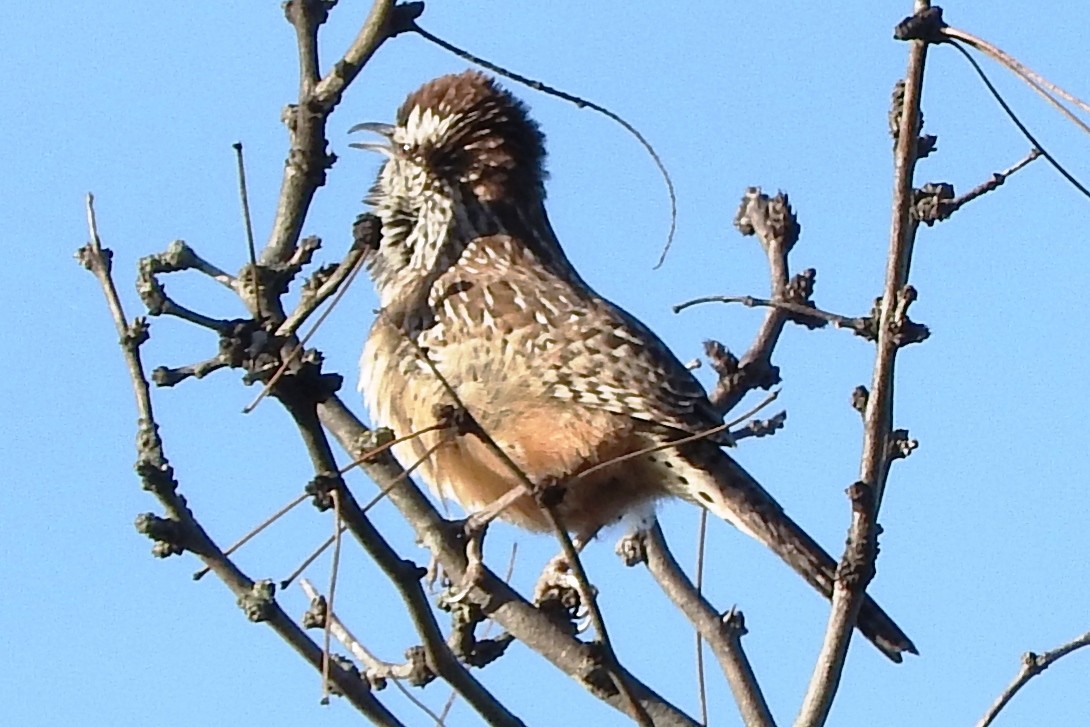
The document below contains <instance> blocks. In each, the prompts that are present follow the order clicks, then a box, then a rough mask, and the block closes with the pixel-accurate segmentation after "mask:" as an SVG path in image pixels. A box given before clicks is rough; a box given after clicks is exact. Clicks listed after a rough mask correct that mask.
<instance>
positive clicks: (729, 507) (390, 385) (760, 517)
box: [351, 70, 917, 662]
mask: <svg viewBox="0 0 1090 727" xmlns="http://www.w3.org/2000/svg"><path fill="white" fill-rule="evenodd" d="M360 131H365V132H371V133H372V134H374V135H375V137H377V138H376V139H375V140H370V141H362V142H357V143H354V144H352V146H355V147H358V148H362V149H366V150H371V151H378V152H380V153H381V154H382V155H383V157H384V159H383V163H382V166H381V169H380V171H379V173H378V175H377V178H376V180H375V182H374V184H373V186H372V187H371V189H370V192H369V193H368V195H367V197H366V199H365V202H366V203H367V205H368V206H369V207H370V209H371V210H372V213H373V214H374V215H376V216H377V217H378V219H379V221H380V225H381V227H380V230H381V231H380V233H379V235H378V241H377V245H375V246H374V249H371V250H369V251H368V252H367V254H366V256H365V265H366V266H367V268H368V270H369V272H370V276H371V278H372V281H373V283H374V286H375V289H376V293H377V296H378V300H379V305H380V308H379V310H378V314H377V315H376V318H375V321H374V323H373V324H372V327H371V329H370V332H369V334H368V337H367V340H366V342H365V344H364V347H363V352H362V354H361V357H360V389H361V392H362V395H363V398H364V400H365V403H366V405H367V407H368V409H369V411H370V414H371V419H372V421H373V423H374V424H376V425H377V426H381V427H387V428H389V429H391V430H393V432H394V433H395V434H396V435H398V437H399V439H402V440H403V441H399V442H398V443H397V444H396V445H395V446H394V448H393V451H394V456H395V457H396V458H397V459H398V461H399V462H400V463H401V464H402V465H403V466H404V467H406V468H410V469H413V471H415V472H418V473H419V475H420V476H421V477H422V479H423V480H424V481H425V482H426V483H427V484H428V485H429V486H430V488H431V489H432V490H433V491H434V492H435V493H436V494H437V495H438V496H440V497H441V498H444V499H448V500H454V501H456V502H458V503H459V504H460V505H461V506H462V507H463V508H465V509H466V511H468V512H471V513H472V512H479V511H481V510H483V509H486V508H488V506H489V505H491V504H494V503H496V502H498V501H501V498H504V496H505V495H507V496H508V502H509V504H508V505H507V506H506V507H504V508H503V509H502V510H501V511H500V512H499V517H501V518H502V519H504V520H507V521H509V522H511V523H513V524H515V525H516V526H520V527H522V528H524V529H527V530H531V531H546V530H549V529H550V523H551V521H550V520H549V519H548V518H547V517H546V516H545V514H544V513H543V510H542V507H541V506H540V505H539V503H538V501H536V500H535V499H534V498H533V497H532V496H531V495H530V494H527V493H526V491H525V489H524V490H523V494H522V495H521V496H517V495H513V494H511V493H512V491H513V490H517V489H518V488H521V487H523V485H524V484H525V483H526V482H527V481H529V483H530V484H532V485H535V486H545V485H548V484H552V485H554V486H557V487H559V488H561V491H562V496H561V497H559V502H558V503H557V504H556V505H555V508H556V512H557V514H558V516H559V520H560V522H562V523H564V526H565V527H566V528H567V529H568V530H569V531H571V532H572V534H573V535H574V536H575V538H576V539H577V540H578V541H580V542H583V543H585V542H586V541H588V540H589V539H591V538H593V537H594V536H595V534H596V533H597V532H598V531H599V530H600V529H601V528H603V527H605V526H607V525H610V524H612V523H615V522H617V521H619V520H621V519H623V518H626V517H629V516H631V515H632V514H633V513H636V514H639V513H641V512H648V511H652V512H653V510H654V507H655V505H656V503H658V502H659V501H662V500H667V499H671V498H680V499H681V500H685V501H688V502H691V503H694V504H696V505H698V506H700V507H702V508H704V509H706V510H707V511H708V512H709V513H711V514H712V515H714V516H717V517H719V518H721V519H723V520H725V521H727V522H728V523H731V524H732V525H734V526H735V527H736V528H737V529H738V530H740V531H742V532H743V533H745V534H746V535H749V536H751V537H753V538H755V539H756V540H758V541H759V542H761V543H763V544H764V545H765V546H767V547H768V548H770V549H771V550H772V551H773V552H775V553H776V554H777V555H778V556H779V557H780V558H781V559H782V560H784V561H785V562H786V563H787V564H788V565H789V566H790V567H791V568H792V569H794V570H795V571H796V572H797V573H798V574H799V575H801V576H802V577H803V578H804V579H805V580H806V581H807V582H808V583H809V584H810V585H811V586H813V587H814V588H816V589H817V590H818V591H820V592H821V593H822V594H823V595H824V596H825V597H826V598H831V595H832V591H833V584H834V581H835V579H836V567H837V566H836V561H834V560H833V558H832V557H831V556H830V555H829V554H828V553H826V552H825V550H823V549H822V547H821V546H820V545H819V544H818V543H817V542H816V541H815V540H814V539H813V538H811V537H810V536H809V535H808V534H807V532H806V531H805V530H803V529H802V527H800V526H799V525H798V524H796V523H795V521H794V520H792V519H791V518H790V517H789V516H788V515H787V514H786V513H785V512H784V510H783V508H782V507H781V506H780V504H779V503H778V502H777V501H776V500H775V499H774V498H773V496H772V495H771V494H770V493H769V492H768V491H766V490H765V488H764V487H762V486H761V485H760V483H758V482H757V480H756V479H754V478H753V477H752V476H751V475H750V474H749V473H748V472H746V470H744V469H743V468H742V467H741V465H739V464H738V463H737V462H736V461H735V459H734V458H733V457H731V456H730V455H729V454H727V453H726V452H725V451H724V450H723V447H722V446H721V442H717V441H713V440H712V439H711V438H700V437H694V436H693V435H698V434H700V433H706V432H708V431H709V430H714V429H716V428H721V426H722V423H723V419H722V415H721V414H720V413H718V412H717V411H716V410H715V408H714V407H713V406H712V404H711V402H710V400H709V399H708V396H707V393H706V391H705V389H704V388H703V387H702V386H701V384H700V383H699V381H698V380H697V379H696V378H695V377H694V375H693V374H692V372H691V371H690V370H689V369H688V368H687V367H686V366H685V365H684V364H682V363H681V362H680V361H679V360H678V358H677V357H676V356H675V355H674V354H673V353H672V352H671V351H670V349H669V348H667V346H666V345H665V344H664V343H663V342H662V340H661V339H660V338H659V337H658V336H656V335H655V334H654V333H653V332H652V331H651V330H650V329H649V328H648V327H647V326H645V325H644V324H643V323H641V322H640V321H639V320H637V319H636V318H635V317H634V316H632V315H630V314H629V313H627V312H626V311H625V310H623V309H622V308H620V307H619V306H617V305H615V304H614V303H612V302H610V301H609V300H606V299H605V298H603V297H602V296H601V295H599V294H598V293H596V292H595V291H594V289H593V288H591V286H590V285H588V284H587V283H586V282H585V281H584V280H583V278H582V277H581V276H580V275H579V273H578V272H577V271H576V270H575V268H574V267H573V265H572V263H571V262H570V261H569V259H568V257H567V255H566V254H565V253H564V250H563V248H562V247H561V245H560V243H559V241H558V240H557V236H556V234H555V233H554V231H553V228H552V226H551V225H550V222H549V218H548V216H547V214H546V210H545V198H546V188H545V182H546V178H547V173H546V170H545V156H546V152H545V137H544V134H543V133H542V131H541V129H540V127H539V126H538V124H537V123H536V122H535V121H534V120H533V119H531V118H530V115H529V110H528V108H527V106H526V105H525V104H524V103H523V102H522V101H520V100H519V99H517V98H516V97H515V96H514V95H513V94H512V93H510V92H509V91H508V90H506V89H505V88H503V87H502V86H501V85H500V84H499V83H498V82H497V81H496V80H495V79H494V78H492V77H491V76H489V75H486V74H484V73H482V72H479V71H475V70H467V71H465V72H462V73H458V74H451V75H444V76H441V77H438V78H435V79H433V80H431V81H428V82H427V83H425V84H423V85H422V86H421V87H420V88H419V89H417V90H416V91H414V92H412V93H410V94H409V95H408V97H407V98H406V100H405V101H404V103H403V104H402V105H401V106H400V108H399V109H398V111H397V115H396V121H395V123H393V124H386V123H376V122H368V123H363V124H357V125H356V126H354V127H353V128H352V129H351V132H352V133H355V132H360ZM355 138H358V137H355ZM597 234H602V233H597ZM454 406H456V407H460V408H461V409H462V410H464V411H465V412H466V413H468V414H469V415H470V416H471V417H472V419H473V421H474V422H475V424H476V429H473V428H470V429H468V430H462V431H459V432H458V433H456V434H455V435H453V436H452V435H451V434H450V432H449V431H447V430H444V429H443V428H442V427H441V426H437V424H438V419H439V418H441V414H440V412H441V410H443V408H444V407H447V408H448V409H447V410H448V411H449V407H454ZM406 435H409V436H406ZM677 440H685V441H684V442H682V443H680V444H677V445H673V446H671V445H670V443H671V442H675V441H677ZM655 447H659V448H658V449H656V450H655V451H648V450H650V449H652V448H655ZM495 448H498V449H499V450H501V453H497V451H496V449H495ZM524 477H525V479H524ZM511 498H515V499H513V500H512V499H511ZM856 625H857V628H858V629H859V630H860V631H861V632H862V633H863V634H864V635H865V636H866V638H868V639H869V640H870V641H871V642H873V643H874V644H875V645H876V646H877V647H878V649H879V650H880V651H881V652H882V653H884V654H885V655H886V656H887V657H889V658H890V659H891V660H893V661H895V662H900V661H901V660H902V654H903V653H906V652H907V653H912V654H915V653H917V651H916V647H915V645H914V644H913V643H912V641H911V640H910V639H909V638H908V636H906V635H905V633H904V632H903V631H902V630H901V629H900V627H898V626H897V624H896V623H895V622H894V621H893V619H892V618H890V617H889V616H888V615H887V614H886V613H885V612H884V611H883V610H882V609H881V608H880V607H879V606H878V605H877V603H875V602H874V601H873V600H872V599H871V598H870V597H869V596H867V597H866V599H865V601H864V603H863V606H862V608H861V610H860V613H859V617H858V619H857V624H856Z"/></svg>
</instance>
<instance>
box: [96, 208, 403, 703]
mask: <svg viewBox="0 0 1090 727" xmlns="http://www.w3.org/2000/svg"><path fill="white" fill-rule="evenodd" d="M93 204H94V199H93V197H91V195H88V196H87V216H88V225H89V227H90V231H91V242H90V243H88V244H87V245H85V246H84V247H83V248H81V249H80V251H79V253H78V257H79V260H80V262H81V263H82V264H83V265H84V267H86V268H87V269H88V270H90V271H91V272H92V273H94V274H95V277H97V278H98V280H99V283H100V284H101V285H102V290H103V292H104V293H105V295H106V302H107V305H108V307H109V309H110V313H111V316H112V317H113V320H114V325H115V326H116V327H117V330H118V333H119V334H120V344H121V350H122V354H123V356H124V358H125V363H126V365H127V367H128V370H129V378H130V379H131V380H132V384H133V390H134V393H135V395H136V408H137V413H138V416H139V419H138V431H137V461H136V471H137V474H138V475H139V476H140V479H141V482H142V483H143V486H144V489H145V490H147V491H149V492H151V493H152V494H154V495H155V497H156V498H158V500H159V502H160V503H161V504H162V506H163V509H164V511H165V512H166V515H167V518H166V519H165V521H164V519H163V518H158V519H155V518H154V517H152V518H142V519H141V522H143V523H147V522H156V521H157V522H160V523H162V522H170V523H172V527H171V528H170V531H171V533H172V537H174V538H176V540H175V541H174V542H172V543H168V544H167V545H168V546H170V547H169V550H170V552H180V550H181V549H185V550H189V551H190V552H192V553H193V554H194V555H196V556H197V557H198V558H200V559H201V560H202V561H203V562H204V564H205V566H206V567H208V568H209V569H210V570H211V571H212V572H213V573H215V574H216V576H217V577H218V578H219V579H220V580H221V581H223V582H224V584H225V585H226V586H227V587H228V588H230V589H231V592H232V593H234V594H235V596H236V597H237V598H238V603H239V606H240V607H241V608H242V609H243V610H244V612H245V613H246V615H247V617H248V618H249V619H250V620H252V621H259V622H265V623H267V624H268V625H269V626H270V627H271V628H272V629H273V630H274V631H276V633H277V635H279V636H280V638H282V639H283V640H284V641H285V642H287V643H288V644H289V645H291V647H292V648H294V649H295V650H296V651H297V652H298V653H299V654H300V655H301V656H302V657H303V658H304V659H306V660H307V661H308V662H310V664H311V666H313V667H314V668H315V669H318V670H319V671H320V670H321V667H322V650H321V649H320V648H319V647H318V645H317V644H316V643H315V642H314V641H313V640H312V639H310V637H308V636H307V635H306V634H305V633H304V632H303V630H302V629H301V628H300V627H299V626H298V625H297V624H296V623H295V622H294V621H292V620H291V618H289V617H288V615H287V614H286V613H284V611H283V610H282V609H281V608H280V606H279V605H278V604H277V603H276V600H275V598H274V595H273V594H274V592H275V587H274V586H273V585H272V584H271V583H269V582H267V581H262V582H255V581H253V580H251V579H250V578H249V577H247V576H246V575H245V574H244V573H243V572H242V571H241V570H239V568H238V567H237V566H236V565H235V564H234V563H233V562H232V561H231V559H230V558H229V557H227V556H226V555H224V553H223V551H222V550H221V549H220V548H219V546H218V545H216V543H215V542H214V541H213V540H212V538H211V537H210V536H209V535H208V533H207V532H206V531H205V530H204V528H203V527H201V525H200V524H199V523H198V522H197V520H196V518H195V517H194V516H193V514H192V512H191V511H190V510H189V507H188V505H187V503H186V501H185V498H183V497H182V496H181V495H180V494H179V493H178V482H177V480H176V479H175V478H174V469H173V467H171V466H170V463H169V461H168V460H167V458H166V455H165V454H164V452H163V443H162V440H161V439H160V438H159V427H158V425H157V424H156V422H155V415H154V412H153V409H152V403H151V391H150V385H149V383H148V379H147V376H146V375H145V373H144V364H143V362H142V360H141V356H140V345H141V344H142V343H143V342H144V341H145V340H147V324H146V323H145V322H144V321H143V319H140V318H138V319H137V320H136V322H135V323H133V324H132V325H130V324H129V323H128V322H127V320H128V319H127V318H126V317H125V313H124V309H123V308H122V305H121V299H120V297H119V296H118V294H117V287H116V286H115V285H114V281H113V277H112V275H111V273H110V260H111V258H112V253H111V252H110V251H109V250H107V249H105V248H103V247H102V243H101V241H100V239H99V234H98V225H97V222H96V220H95V214H94V206H93ZM157 547H158V546H157ZM330 678H331V679H332V680H333V682H334V683H335V684H336V685H337V688H338V689H339V690H340V691H341V693H342V694H344V695H345V697H346V698H347V699H348V700H349V701H350V702H351V703H352V705H353V706H354V707H355V708H356V709H358V710H359V711H360V712H361V713H362V714H364V715H365V716H367V717H368V718H369V719H371V720H373V721H374V722H376V723H378V724H384V725H400V724H401V722H399V721H398V720H397V718H396V717H394V715H393V714H392V713H391V712H390V711H389V710H387V709H386V707H385V706H383V705H382V703H381V702H379V701H378V700H377V699H376V698H375V697H374V696H373V695H372V694H371V692H370V690H369V689H368V688H367V686H366V685H365V684H364V683H363V682H361V681H360V680H359V679H357V678H355V677H354V676H353V675H352V674H351V673H350V672H349V671H348V670H346V669H344V668H343V667H341V666H340V665H337V666H336V667H335V668H333V669H332V670H331V672H330Z"/></svg>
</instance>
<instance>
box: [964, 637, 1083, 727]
mask: <svg viewBox="0 0 1090 727" xmlns="http://www.w3.org/2000/svg"><path fill="white" fill-rule="evenodd" d="M1084 646H1090V631H1087V632H1086V633H1085V634H1083V635H1082V636H1079V637H1078V638H1076V639H1072V640H1071V641H1069V642H1067V643H1066V644H1064V645H1063V646H1060V647H1059V648H1056V649H1053V650H1052V651H1046V652H1045V653H1043V654H1035V653H1033V652H1032V651H1027V652H1026V653H1025V654H1022V667H1021V668H1020V669H1019V670H1018V674H1017V675H1016V676H1015V677H1014V681H1012V682H1011V683H1010V684H1008V685H1007V688H1006V689H1004V690H1003V693H1002V694H1000V695H999V696H998V697H997V698H996V700H995V701H994V702H993V703H992V706H990V707H988V711H987V712H985V713H984V716H983V717H981V718H980V721H979V722H977V723H976V727H988V725H990V724H991V723H992V722H993V721H995V718H996V717H998V716H999V713H1000V712H1001V711H1003V708H1004V707H1006V706H1007V703H1008V702H1010V701H1011V699H1013V698H1014V695H1015V694H1018V691H1019V690H1020V689H1021V688H1022V687H1024V686H1026V684H1027V683H1028V682H1029V680H1030V679H1032V678H1033V677H1035V676H1037V675H1038V674H1040V673H1041V672H1043V671H1044V670H1045V669H1047V668H1049V667H1050V666H1052V665H1053V664H1054V663H1055V662H1056V661H1058V660H1059V659H1062V658H1063V657H1065V656H1067V655H1068V654H1070V653H1071V652H1073V651H1077V650H1079V649H1081V648H1083V647H1084Z"/></svg>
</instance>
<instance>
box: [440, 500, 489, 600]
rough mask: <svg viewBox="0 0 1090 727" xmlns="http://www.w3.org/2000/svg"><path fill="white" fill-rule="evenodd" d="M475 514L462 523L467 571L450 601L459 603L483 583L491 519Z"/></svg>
mask: <svg viewBox="0 0 1090 727" xmlns="http://www.w3.org/2000/svg"><path fill="white" fill-rule="evenodd" d="M477 515H478V514H477V513H474V514H472V515H470V516H469V517H467V518H466V519H465V520H463V521H462V522H461V529H462V537H463V538H464V539H465V544H466V569H465V573H463V574H462V578H461V582H460V583H458V584H457V586H454V585H453V584H452V589H451V592H450V594H449V595H448V600H450V601H451V602H452V603H458V602H460V601H462V600H463V599H465V597H466V596H467V595H469V592H470V591H471V590H472V589H473V587H474V586H476V585H477V584H478V583H480V582H481V579H482V577H483V575H484V536H485V533H486V532H487V530H488V523H489V520H490V519H487V520H486V519H482V518H479V517H478V516H477Z"/></svg>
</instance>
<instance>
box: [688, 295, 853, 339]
mask: <svg viewBox="0 0 1090 727" xmlns="http://www.w3.org/2000/svg"><path fill="white" fill-rule="evenodd" d="M704 303H740V304H742V305H744V306H745V307H747V308H778V309H780V310H782V311H784V312H786V313H791V314H793V315H795V316H800V317H804V318H817V319H819V320H822V321H825V322H826V323H831V324H832V325H833V326H834V327H836V328H848V329H851V330H854V331H857V332H858V331H860V330H863V329H865V328H866V326H867V321H866V319H864V318H853V317H850V316H842V315H840V314H838V313H830V312H829V311H825V310H822V309H820V308H815V307H813V306H811V305H805V304H803V303H794V302H792V301H789V300H774V299H772V298H757V297H754V296H752V295H705V296H701V297H699V298H693V299H692V300H687V301H685V302H684V303H678V304H677V305H675V306H674V307H673V310H674V313H680V312H681V311H683V310H685V309H686V308H689V307H690V306H694V305H702V304H704Z"/></svg>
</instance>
